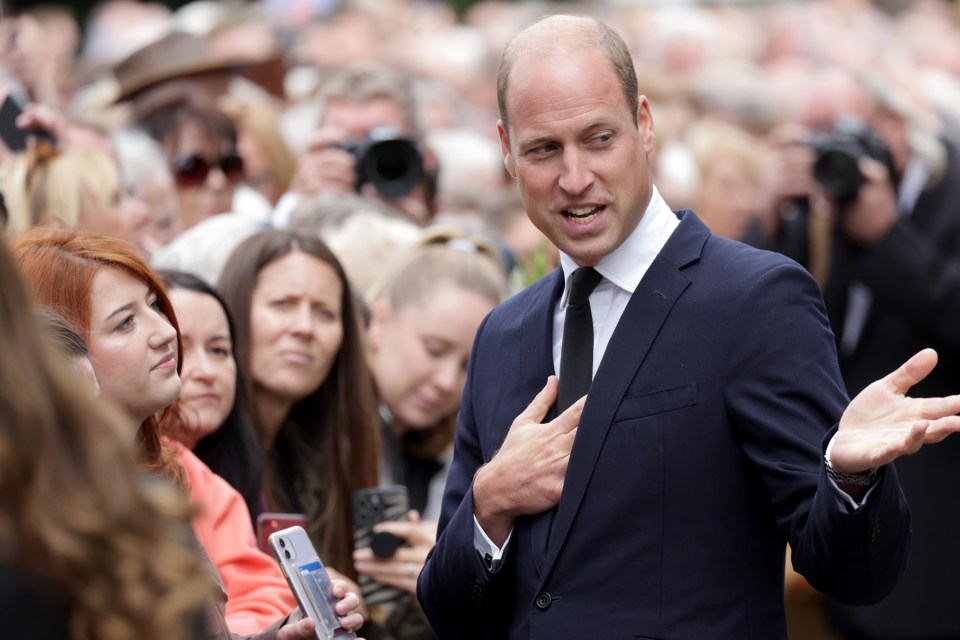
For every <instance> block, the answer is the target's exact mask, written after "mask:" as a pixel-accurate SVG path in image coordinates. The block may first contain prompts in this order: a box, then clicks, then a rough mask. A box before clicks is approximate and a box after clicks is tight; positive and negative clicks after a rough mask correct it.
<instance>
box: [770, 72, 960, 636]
mask: <svg viewBox="0 0 960 640" xmlns="http://www.w3.org/2000/svg"><path fill="white" fill-rule="evenodd" d="M809 88H810V90H809V91H806V92H802V95H805V96H807V97H806V99H805V103H802V104H800V105H798V107H799V112H798V113H799V114H800V116H799V118H798V122H797V123H792V124H790V125H787V126H785V127H783V128H782V129H780V130H778V131H776V132H775V133H774V135H773V136H772V139H773V142H774V147H775V158H774V163H773V168H774V170H773V176H774V178H773V184H772V187H771V198H772V200H771V201H772V204H773V206H772V207H771V210H770V211H771V212H772V214H773V220H774V221H775V223H776V227H777V231H776V235H775V239H774V241H773V245H774V248H775V249H777V250H779V251H781V252H782V253H785V254H787V255H789V256H790V257H793V258H794V259H796V260H798V261H799V262H801V263H802V264H803V265H805V266H806V267H807V268H808V269H809V270H810V272H811V273H812V274H813V275H814V276H815V277H816V278H817V280H818V282H820V284H821V287H822V289H823V295H824V300H825V302H826V305H827V313H828V315H829V319H830V322H831V325H832V328H833V332H834V334H835V336H836V339H837V349H838V352H839V361H840V367H841V372H842V374H843V376H844V382H845V384H846V386H847V391H848V393H849V394H850V395H854V394H857V393H859V392H860V391H861V390H862V389H863V388H864V386H866V385H867V384H868V383H869V382H870V381H871V380H873V379H875V378H876V377H877V376H878V375H881V374H882V372H883V371H886V370H888V369H889V368H890V367H891V366H894V365H895V363H896V362H897V361H898V360H900V359H902V358H903V357H905V354H907V355H909V354H910V353H913V352H914V351H915V350H916V349H917V348H918V347H919V346H920V345H926V346H931V347H934V348H935V349H937V352H938V353H939V354H940V364H939V366H938V368H937V370H936V371H935V372H934V373H933V374H932V375H931V376H930V377H929V378H927V379H926V380H925V381H924V382H923V383H921V384H919V385H917V386H916V387H915V388H914V390H913V393H912V394H911V395H916V396H932V395H937V394H940V393H945V392H949V391H948V390H950V389H952V388H954V387H955V385H956V381H957V380H958V379H960V330H958V328H957V327H960V155H958V148H957V146H956V144H955V143H954V142H953V141H951V140H948V139H947V138H945V137H939V136H938V131H937V130H936V129H935V128H934V127H933V126H931V125H930V124H928V123H929V121H930V119H929V118H924V117H923V116H924V115H926V114H925V113H923V112H922V111H920V110H918V109H915V108H913V105H912V104H911V102H910V101H909V100H908V99H906V97H904V96H901V95H898V94H897V93H895V92H894V90H893V89H892V88H891V87H889V86H885V85H884V83H883V82H882V80H881V79H878V78H876V77H873V76H870V75H866V74H863V75H857V74H854V73H852V72H847V71H840V70H831V71H827V72H822V73H820V74H816V75H815V76H814V77H813V78H811V82H810V84H809ZM850 116H854V117H856V118H859V119H860V120H859V122H858V121H857V120H850V119H849V117H850ZM958 461H960V441H957V440H953V441H950V440H948V441H946V442H944V443H943V446H942V447H941V448H937V449H936V450H933V449H930V450H923V451H921V452H920V453H918V454H917V455H915V456H911V457H904V458H901V459H899V460H897V462H896V467H897V471H898V473H899V474H900V479H901V483H902V486H903V491H904V493H905V494H906V497H907V500H908V502H909V504H910V507H911V510H912V514H913V519H912V529H913V542H912V545H911V557H910V562H909V565H908V567H907V570H906V573H905V575H904V578H903V580H902V582H901V583H900V585H899V586H898V587H897V589H896V590H895V591H894V592H893V593H892V595H891V596H889V597H888V598H887V599H886V600H884V601H882V602H881V603H879V604H877V605H873V606H869V607H857V608H853V607H844V606H841V605H839V604H836V603H831V610H832V613H833V614H834V616H833V617H834V619H835V622H836V624H837V626H838V629H839V630H840V631H841V632H842V633H844V634H846V635H845V636H844V637H845V638H850V639H855V638H877V639H882V638H898V639H907V638H946V637H960V617H958V616H957V615H956V613H955V611H954V608H955V601H956V589H955V587H953V586H952V584H951V581H950V579H951V578H952V577H953V576H954V575H956V574H957V573H958V572H960V549H958V548H957V547H956V540H957V539H958V537H960V510H957V509H955V508H951V507H950V506H949V505H945V504H944V503H943V502H942V501H938V500H937V499H936V498H935V497H934V496H937V495H943V494H942V491H943V490H944V489H946V490H947V491H949V490H950V488H956V487H960V465H958V464H957V462H958Z"/></svg>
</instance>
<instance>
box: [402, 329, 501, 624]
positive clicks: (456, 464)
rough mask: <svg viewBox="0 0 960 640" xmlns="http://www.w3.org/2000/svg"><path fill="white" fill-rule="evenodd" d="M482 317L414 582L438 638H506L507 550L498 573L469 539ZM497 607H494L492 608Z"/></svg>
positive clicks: (478, 455) (478, 456)
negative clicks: (437, 508)
mask: <svg viewBox="0 0 960 640" xmlns="http://www.w3.org/2000/svg"><path fill="white" fill-rule="evenodd" d="M486 324H487V320H484V322H483V324H481V326H480V328H479V330H478V331H477V337H476V339H475V341H474V345H473V351H472V355H471V358H470V366H469V370H468V373H467V382H466V385H465V387H464V392H463V397H462V400H461V403H460V413H459V415H458V417H457V435H456V440H455V444H454V457H453V464H452V465H451V467H450V474H449V476H448V477H447V485H446V489H445V491H444V495H443V509H442V512H441V515H440V521H439V525H438V530H437V543H436V545H435V546H434V548H433V550H432V551H431V552H430V556H429V557H428V558H427V562H426V564H425V565H424V568H423V571H422V572H421V573H420V578H419V580H418V583H417V597H418V599H419V600H420V604H421V606H422V607H423V611H424V613H425V614H426V616H427V619H428V620H429V621H430V624H431V626H432V627H433V629H434V631H435V633H436V634H437V637H438V638H439V639H440V640H446V639H448V638H450V639H452V638H457V639H462V640H472V639H476V640H486V639H489V638H498V637H505V636H506V635H507V633H506V629H505V628H504V627H503V624H504V623H505V620H506V619H508V618H509V616H507V615H505V614H506V610H505V609H501V608H499V607H498V605H497V603H498V602H502V601H503V597H504V593H503V590H504V589H505V588H508V585H509V584H510V580H511V577H510V574H511V573H512V570H511V563H510V561H509V556H510V554H509V553H507V554H505V558H504V562H503V564H502V565H501V568H500V570H499V571H498V572H497V573H495V574H494V573H490V572H489V571H488V570H487V568H486V565H485V563H484V561H483V558H481V556H480V554H479V553H478V552H477V550H476V548H475V547H474V544H473V535H474V516H473V491H472V488H471V485H472V483H473V477H474V475H475V474H476V471H477V469H478V468H479V467H480V466H481V465H482V464H483V463H484V462H485V460H484V458H483V453H482V450H481V446H480V436H479V432H478V428H477V421H476V418H475V413H474V406H473V396H474V394H473V393H472V388H473V387H474V385H476V384H478V379H477V371H476V362H477V353H478V352H479V351H480V350H481V349H483V348H484V347H483V341H482V335H483V332H484V327H485V326H486ZM498 609H499V612H498V613H496V612H497V610H498Z"/></svg>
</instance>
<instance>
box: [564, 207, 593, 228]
mask: <svg viewBox="0 0 960 640" xmlns="http://www.w3.org/2000/svg"><path fill="white" fill-rule="evenodd" d="M600 209H601V207H571V208H569V209H566V210H565V211H564V212H563V213H564V215H566V216H567V218H568V219H569V220H570V221H571V222H576V223H577V224H587V223H588V222H590V221H592V220H593V219H594V218H596V217H597V216H598V215H599V214H600Z"/></svg>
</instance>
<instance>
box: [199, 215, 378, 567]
mask: <svg viewBox="0 0 960 640" xmlns="http://www.w3.org/2000/svg"><path fill="white" fill-rule="evenodd" d="M296 251H299V252H303V253H306V254H308V255H311V256H313V257H315V258H317V259H318V260H321V261H322V262H324V263H325V264H327V265H329V266H330V267H331V268H332V269H333V270H334V271H335V272H336V274H337V277H338V278H339V279H340V283H341V286H342V289H343V294H342V297H341V301H340V302H341V309H342V315H341V317H342V322H343V342H342V343H341V345H340V350H339V352H338V353H337V356H336V359H335V360H334V363H333V366H332V367H331V369H330V373H329V374H328V375H327V379H326V380H325V381H324V382H323V383H322V384H321V385H320V386H319V387H318V388H317V389H316V390H314V391H313V393H311V394H310V395H308V396H307V397H305V398H303V399H301V400H300V401H299V402H298V403H297V404H296V405H295V406H294V407H293V409H292V410H291V412H290V415H289V416H288V418H287V420H286V421H285V422H284V424H283V426H282V427H281V429H280V432H279V434H278V435H277V438H276V440H275V441H274V443H273V446H272V447H269V448H267V451H266V454H267V463H266V467H265V471H266V472H265V474H264V482H265V489H266V492H267V500H268V501H269V502H270V503H271V504H272V505H273V506H272V507H271V508H279V509H284V510H294V511H298V510H302V511H304V512H305V513H306V515H307V517H308V519H309V530H310V535H311V538H312V539H313V541H314V544H315V545H317V548H318V551H319V552H320V555H321V557H322V558H323V559H324V562H325V563H327V564H328V565H330V566H332V567H333V568H335V569H336V570H337V571H340V572H341V573H343V574H346V575H348V576H350V577H351V578H353V579H356V572H355V571H354V569H353V534H352V518H351V498H352V495H353V492H354V491H355V490H357V489H361V488H365V487H374V486H377V484H378V476H379V474H378V465H379V456H380V443H379V430H378V424H379V421H378V420H379V419H378V417H377V413H376V400H375V399H374V391H373V382H372V380H371V378H370V373H369V371H368V369H367V366H366V360H365V358H364V347H363V338H362V333H361V328H360V327H361V325H360V316H359V312H358V309H357V303H356V301H355V297H354V294H353V292H352V291H351V288H350V284H349V282H348V280H347V276H346V274H345V273H344V271H343V267H341V266H340V262H339V261H338V260H337V258H336V256H334V254H333V252H332V251H330V249H329V248H327V246H326V245H325V244H324V243H323V241H321V240H320V239H319V238H316V237H313V236H306V235H301V234H298V233H296V232H292V231H281V230H276V229H269V230H264V231H261V232H259V233H257V234H255V235H253V236H251V237H249V238H247V239H246V240H244V241H243V242H242V243H240V244H239V245H238V246H237V248H236V249H235V250H234V252H233V254H232V255H231V257H230V259H229V260H228V261H227V264H226V265H225V266H224V269H223V273H222V275H221V276H220V282H219V284H218V287H217V288H218V289H219V290H220V293H221V295H222V296H223V298H224V300H225V301H226V303H227V306H228V307H229V308H230V312H231V314H232V315H233V317H234V320H235V321H236V329H237V335H236V343H237V364H238V365H239V367H240V369H241V371H242V373H243V378H244V380H245V384H246V386H247V388H246V389H245V393H244V397H245V398H247V399H248V401H249V402H250V404H251V406H250V407H249V412H250V415H251V416H253V418H254V421H255V422H257V423H258V427H260V428H261V429H262V427H261V418H260V416H259V414H258V411H257V407H256V406H253V404H254V402H253V399H254V398H256V393H255V386H256V385H255V383H254V375H253V371H251V366H252V365H251V363H252V358H251V353H250V333H251V319H250V317H251V313H250V310H251V301H252V298H253V290H254V288H255V287H256V282H257V277H258V275H259V274H260V272H261V271H262V270H263V269H264V268H265V267H266V266H267V265H269V264H271V263H273V262H275V261H277V260H279V259H280V258H282V257H284V256H286V255H289V254H290V253H293V252H296ZM265 444H266V443H265Z"/></svg>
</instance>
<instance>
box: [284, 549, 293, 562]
mask: <svg viewBox="0 0 960 640" xmlns="http://www.w3.org/2000/svg"><path fill="white" fill-rule="evenodd" d="M283 555H284V556H286V558H287V560H289V559H290V557H291V556H290V550H289V549H286V550H284V552H283Z"/></svg>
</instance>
